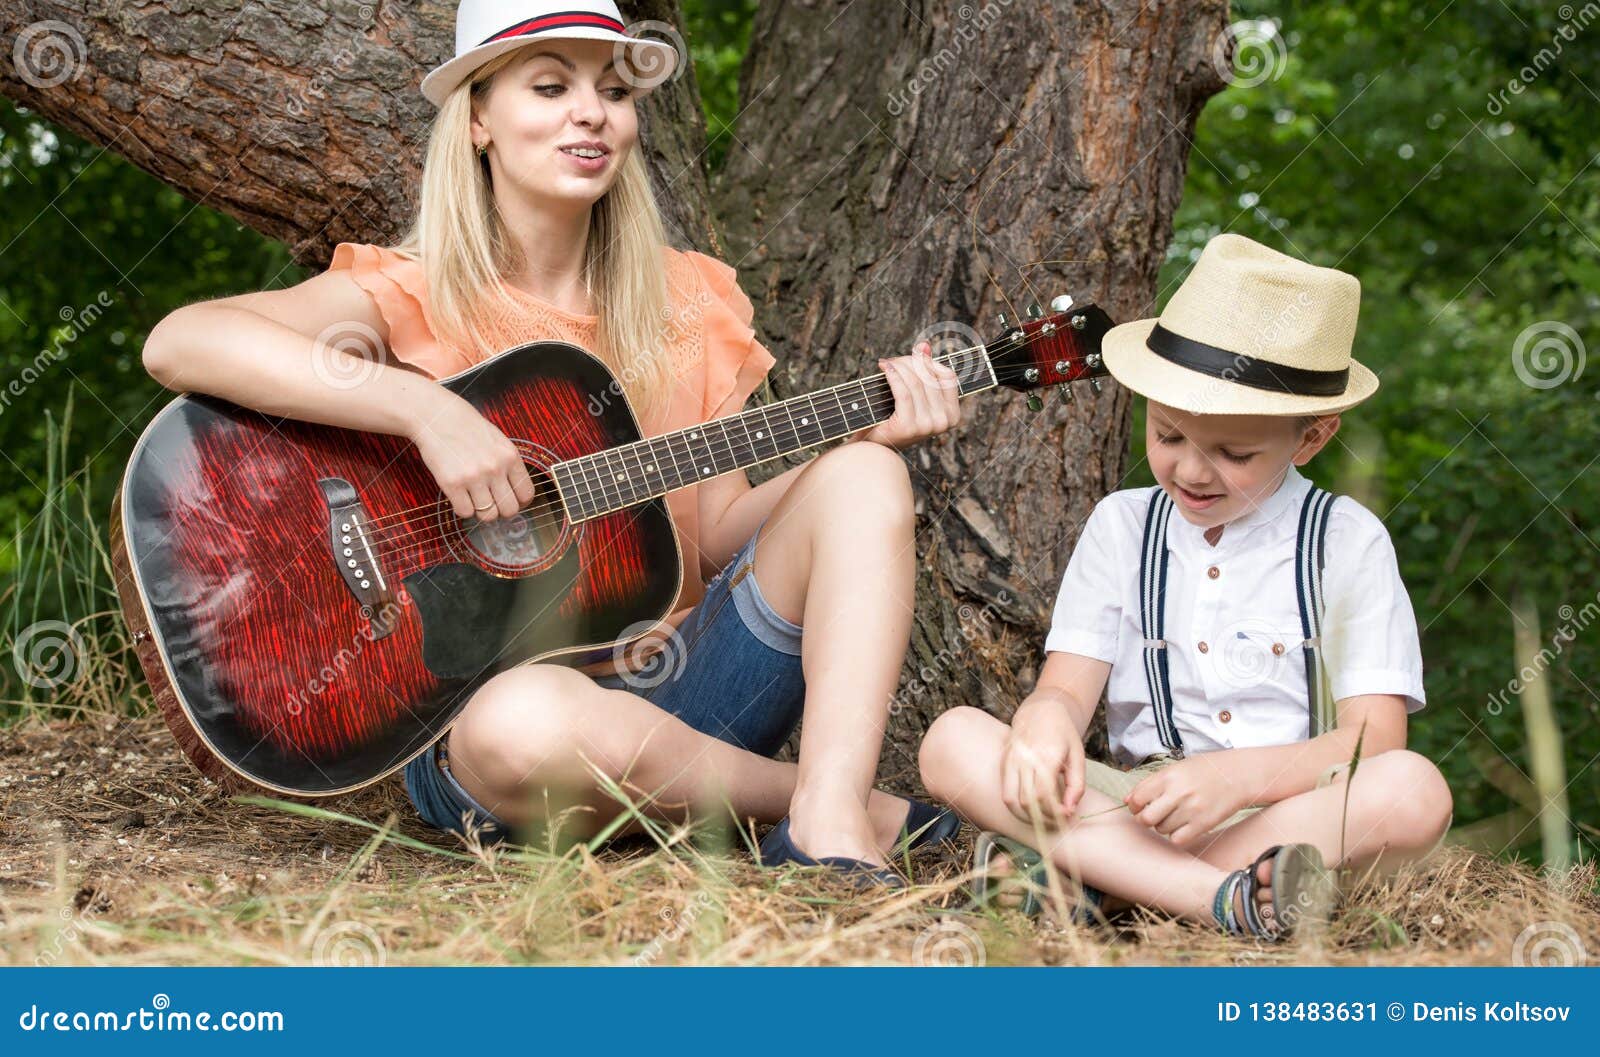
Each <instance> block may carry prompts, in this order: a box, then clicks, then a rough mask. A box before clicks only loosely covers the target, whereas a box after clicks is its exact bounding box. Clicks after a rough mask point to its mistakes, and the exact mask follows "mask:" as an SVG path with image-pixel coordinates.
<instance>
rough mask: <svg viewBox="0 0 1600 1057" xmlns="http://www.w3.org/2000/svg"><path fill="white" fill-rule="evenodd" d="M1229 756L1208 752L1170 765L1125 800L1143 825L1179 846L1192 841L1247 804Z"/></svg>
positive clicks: (1148, 778)
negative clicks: (1230, 775)
mask: <svg viewBox="0 0 1600 1057" xmlns="http://www.w3.org/2000/svg"><path fill="white" fill-rule="evenodd" d="M1226 755H1227V753H1226V752H1214V753H1207V754H1205V755H1204V756H1190V757H1189V758H1187V759H1184V760H1179V761H1178V762H1177V763H1174V764H1169V765H1168V766H1166V767H1163V768H1162V769H1161V770H1159V771H1157V772H1156V773H1155V774H1152V775H1150V776H1149V777H1147V778H1145V779H1144V780H1143V781H1141V782H1140V783H1139V784H1138V785H1136V786H1134V787H1133V790H1132V791H1131V792H1130V793H1129V794H1128V795H1127V796H1125V797H1123V802H1124V803H1125V804H1127V805H1128V809H1129V811H1131V812H1132V813H1133V817H1134V818H1136V819H1138V820H1139V821H1140V822H1141V823H1143V824H1144V825H1146V826H1149V827H1150V828H1151V829H1153V830H1155V831H1156V832H1157V833H1160V834H1163V835H1164V836H1166V837H1168V838H1170V839H1171V840H1172V842H1173V843H1174V844H1179V845H1182V844H1187V843H1188V842H1189V841H1192V840H1194V839H1195V838H1196V837H1201V836H1204V835H1205V834H1207V833H1210V832H1211V831H1212V830H1214V829H1216V828H1217V825H1218V824H1219V823H1221V822H1222V820H1223V819H1226V818H1227V817H1228V816H1230V815H1232V814H1233V813H1234V812H1235V811H1238V810H1239V809H1240V808H1242V807H1245V806H1247V805H1246V804H1245V797H1244V794H1243V793H1242V792H1241V791H1240V788H1239V786H1238V785H1237V784H1235V783H1234V782H1233V781H1231V780H1230V779H1229V778H1228V768H1227V766H1226V764H1225V762H1224V758H1225V757H1226Z"/></svg>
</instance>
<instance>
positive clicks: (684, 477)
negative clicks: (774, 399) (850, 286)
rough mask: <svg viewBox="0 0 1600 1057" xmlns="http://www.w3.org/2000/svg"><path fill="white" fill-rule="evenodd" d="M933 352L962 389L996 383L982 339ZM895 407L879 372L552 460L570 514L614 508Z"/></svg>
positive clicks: (818, 440)
mask: <svg viewBox="0 0 1600 1057" xmlns="http://www.w3.org/2000/svg"><path fill="white" fill-rule="evenodd" d="M935 359H936V360H937V361H938V362H940V363H943V364H945V365H946V366H948V367H950V368H951V369H952V370H953V371H954V372H955V375H956V384H957V387H958V392H959V394H960V395H961V396H967V395H968V394H971V393H976V392H980V391H982V390H984V389H990V388H993V387H994V386H995V385H996V384H997V383H996V379H995V376H994V371H993V369H992V367H991V366H990V363H989V356H988V353H987V351H986V350H985V349H984V348H983V346H981V345H980V346H976V347H974V348H970V349H959V350H957V351H955V352H952V353H950V354H949V355H947V356H939V357H935ZM893 413H894V393H893V390H891V389H890V387H889V380H888V378H886V377H885V376H884V375H883V374H882V373H881V372H880V373H878V374H875V375H871V376H870V377H867V378H861V379H858V380H856V381H853V382H845V383H843V384H841V385H836V386H832V387H831V388H828V389H822V390H819V391H817V392H815V393H807V394H806V395H804V396H797V397H793V398H792V399H789V400H783V401H780V402H778V403H775V404H767V405H764V406H762V407H757V408H754V409H753V410H750V411H744V412H741V413H739V414H737V415H729V416H727V417H725V418H719V419H714V420H712V421H710V422H705V423H701V424H700V425H697V426H691V427H689V428H688V429H680V430H677V431H676V432H673V433H663V434H661V435H659V436H655V437H647V438H645V439H644V440H640V441H635V442H634V443H632V444H624V445H621V446H620V447H616V448H608V449H606V450H605V451H600V452H595V453H594V454H592V455H583V456H580V457H578V458H576V459H568V460H567V461H565V462H560V463H557V464H555V465H554V466H552V467H551V473H552V475H553V477H554V479H555V482H556V485H557V487H559V488H560V489H561V495H562V498H563V499H565V500H566V503H567V510H568V512H569V513H570V514H571V515H572V518H573V520H575V521H587V520H589V519H591V518H596V517H600V516H602V515H605V514H610V513H614V512H615V511H618V510H623V509H626V508H628V507H630V506H634V505H636V504H639V503H642V502H644V501H646V500H648V499H653V498H655V497H656V496H660V495H665V494H666V493H668V492H674V491H677V490H678V489H679V488H684V487H687V486H688V485H691V484H694V483H695V482H696V481H706V480H710V479H711V478H713V477H718V476H720V475H722V474H725V473H731V472H732V471H734V470H739V469H743V468H745V467H747V466H754V465H756V464H758V463H763V462H766V461H767V460H768V459H775V458H777V457H779V456H780V455H787V454H789V453H790V452H794V451H800V450H802V449H804V448H810V447H814V446H816V445H818V444H824V443H826V442H828V441H830V440H834V439H836V438H839V437H844V436H848V435H849V434H851V433H855V432H857V431H858V430H862V429H866V428H867V427H868V426H874V425H877V424H878V423H879V422H882V421H884V420H885V419H887V418H889V416H890V415H892V414H893Z"/></svg>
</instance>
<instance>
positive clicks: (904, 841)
mask: <svg viewBox="0 0 1600 1057" xmlns="http://www.w3.org/2000/svg"><path fill="white" fill-rule="evenodd" d="M903 799H904V800H905V802H906V803H908V804H910V805H911V809H910V810H909V811H907V812H906V821H905V824H904V825H903V826H901V827H900V839H899V840H897V841H895V845H894V850H893V854H895V855H900V854H901V853H903V852H907V851H910V850H912V849H915V848H922V847H926V846H927V845H929V844H947V843H949V842H951V841H953V840H955V839H956V834H958V833H960V832H961V816H959V815H957V814H956V813H955V812H954V811H951V810H950V809H949V808H944V809H940V808H937V807H934V806H933V805H932V804H924V803H923V802H922V801H920V800H913V799H911V798H910V797H909V796H908V797H904V798H903Z"/></svg>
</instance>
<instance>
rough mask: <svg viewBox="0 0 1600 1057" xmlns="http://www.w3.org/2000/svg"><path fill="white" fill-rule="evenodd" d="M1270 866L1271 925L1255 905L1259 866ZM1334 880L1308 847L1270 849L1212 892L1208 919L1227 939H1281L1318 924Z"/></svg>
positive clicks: (1330, 898)
mask: <svg viewBox="0 0 1600 1057" xmlns="http://www.w3.org/2000/svg"><path fill="white" fill-rule="evenodd" d="M1268 860H1271V862H1272V879H1271V881H1270V882H1268V883H1269V884H1270V885H1271V886H1272V920H1270V921H1268V920H1266V919H1265V918H1264V917H1263V916H1262V914H1261V908H1260V907H1259V906H1257V904H1256V895H1257V893H1258V892H1260V890H1261V881H1260V869H1261V864H1262V863H1264V862H1267V861H1268ZM1333 897H1334V880H1333V874H1332V873H1330V872H1329V871H1328V869H1327V868H1326V867H1325V866H1324V865H1323V863H1322V853H1321V852H1320V851H1318V850H1317V849H1316V847H1315V845H1311V844H1274V845H1273V846H1272V847H1270V848H1268V849H1267V850H1266V851H1264V852H1262V853H1261V854H1260V855H1258V856H1256V861H1255V862H1253V863H1251V864H1250V865H1249V866H1248V867H1246V868H1245V869H1243V870H1235V871H1233V872H1232V873H1231V874H1229V875H1228V876H1227V877H1226V878H1225V879H1224V880H1223V882H1222V884H1221V885H1219V886H1218V887H1217V895H1216V898H1215V899H1214V900H1212V902H1211V915H1212V917H1213V918H1215V919H1216V922H1217V924H1218V925H1219V926H1221V927H1222V929H1223V931H1225V932H1227V933H1228V934H1229V935H1232V936H1253V937H1255V938H1257V939H1264V940H1277V939H1284V938H1286V937H1288V936H1290V935H1292V934H1294V933H1295V932H1297V931H1299V930H1300V929H1301V928H1302V927H1304V926H1305V925H1306V924H1308V923H1310V922H1312V921H1316V920H1321V919H1322V918H1323V917H1324V916H1325V915H1326V914H1327V912H1328V910H1329V909H1330V908H1331V907H1332V905H1333Z"/></svg>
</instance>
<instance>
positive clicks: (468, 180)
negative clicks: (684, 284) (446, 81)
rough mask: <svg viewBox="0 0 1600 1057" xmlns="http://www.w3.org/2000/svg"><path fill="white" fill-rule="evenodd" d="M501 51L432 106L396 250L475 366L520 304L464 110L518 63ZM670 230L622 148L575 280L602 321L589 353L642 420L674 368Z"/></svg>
mask: <svg viewBox="0 0 1600 1057" xmlns="http://www.w3.org/2000/svg"><path fill="white" fill-rule="evenodd" d="M517 55H518V52H516V51H513V52H508V53H507V54H505V55H502V56H499V57H498V58H496V59H495V60H494V61H492V62H490V63H488V64H486V65H485V66H484V67H483V68H482V69H480V70H479V71H478V72H477V73H476V74H475V75H474V76H473V78H472V79H471V80H470V82H467V83H464V84H463V85H462V86H461V87H459V88H457V89H456V90H455V91H454V92H453V93H451V95H450V97H449V98H448V99H446V100H445V103H444V105H443V106H442V107H440V109H439V113H438V115H437V116H436V117H435V118H434V121H433V128H432V131H431V133H430V134H429V138H428V151H427V155H426V156H425V158H424V160H423V166H422V189H421V194H420V196H419V199H418V202H417V210H416V216H415V219H414V220H413V222H412V225H411V228H410V230H409V231H408V232H407V233H406V235H405V237H404V238H403V239H402V240H401V241H400V243H399V244H398V245H396V246H393V247H391V248H392V249H393V250H395V251H396V252H398V253H400V254H403V255H404V256H406V257H409V258H411V259H412V260H416V261H420V262H421V264H422V266H423V274H424V275H425V276H426V279H427V286H428V308H429V314H430V316H431V317H432V323H433V326H434V329H435V336H436V337H438V338H439V340H440V341H442V342H445V343H446V344H449V345H454V346H456V347H460V348H466V349H468V350H479V351H478V354H477V355H470V356H469V358H470V359H473V360H474V361H475V360H477V359H480V358H482V357H483V356H484V355H488V354H492V353H494V352H499V351H501V350H500V349H497V348H492V347H491V346H492V342H493V341H494V338H493V336H492V332H491V330H490V327H489V321H490V319H491V318H492V316H493V314H494V312H495V310H496V309H497V308H498V309H499V310H500V311H502V312H505V311H517V310H519V309H520V307H521V306H520V305H519V304H518V303H517V301H516V300H515V298H513V297H512V295H511V293H510V292H509V291H508V290H507V289H506V287H505V284H504V283H503V281H502V277H503V276H505V275H507V274H509V273H511V272H514V271H517V270H520V269H521V268H522V267H524V266H525V264H526V261H525V260H524V259H523V255H522V252H521V250H520V248H519V247H518V246H517V243H516V240H515V239H513V238H511V237H510V233H509V232H508V231H507V230H506V226H505V222H504V220H503V219H502V217H501V215H500V211H499V209H498V208H497V207H496V205H495V198H494V188H493V184H492V180H491V177H490V173H489V163H488V160H487V159H486V158H480V157H479V156H478V154H477V150H476V148H475V147H474V146H473V144H472V136H471V119H472V106H473V103H474V102H475V101H481V100H482V98H483V97H484V96H485V95H486V94H487V93H488V89H489V82H490V80H491V79H492V78H493V76H494V75H495V74H496V73H497V72H499V71H500V70H501V69H503V68H504V67H506V66H507V65H509V64H510V63H511V62H512V60H513V59H514V58H515V57H517ZM665 243H666V233H665V229H664V227H663V225H662V222H661V212H660V210H659V209H658V208H657V206H656V200H655V194H654V192H653V191H652V190H651V187H650V176H649V174H648V173H647V172H646V171H645V167H644V162H643V161H642V160H641V159H640V157H639V152H638V151H637V150H630V151H629V152H628V155H627V157H626V158H624V159H623V162H622V164H621V166H620V167H619V169H618V171H617V177H616V181H615V182H614V183H613V184H612V186H611V189H610V190H609V191H607V192H606V193H605V195H603V196H602V197H601V198H600V200H599V201H597V202H596V203H595V204H594V208H593V210H592V212H591V213H590V220H589V239H588V245H587V247H586V249H585V252H584V260H583V279H584V282H585V284H587V286H588V289H589V296H590V300H591V303H592V305H593V311H594V312H595V314H596V315H597V316H598V317H599V325H598V327H597V331H598V333H597V335H596V339H597V344H598V346H599V347H598V348H595V349H591V350H589V351H591V352H593V353H594V354H595V355H597V356H598V357H600V359H601V360H603V361H604V362H605V363H606V365H607V366H609V367H610V368H611V370H612V372H613V373H614V374H616V376H617V381H618V382H619V383H620V384H621V385H622V386H623V389H624V391H626V392H627V394H628V396H629V398H630V400H632V401H633V402H634V403H635V404H636V405H637V406H638V407H639V409H640V411H641V412H642V413H644V414H648V413H650V412H651V411H653V410H656V409H657V408H658V407H659V406H660V404H661V403H662V402H663V401H664V400H665V399H666V397H667V395H668V393H669V391H670V390H669V387H670V385H671V381H672V369H671V361H670V356H669V352H668V349H667V347H666V344H665V342H664V341H663V336H662V321H663V320H665V319H666V318H667V316H668V315H669V308H668V306H667V294H666V282H665V279H664V277H663V268H662V248H663V246H664V245H665Z"/></svg>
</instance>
